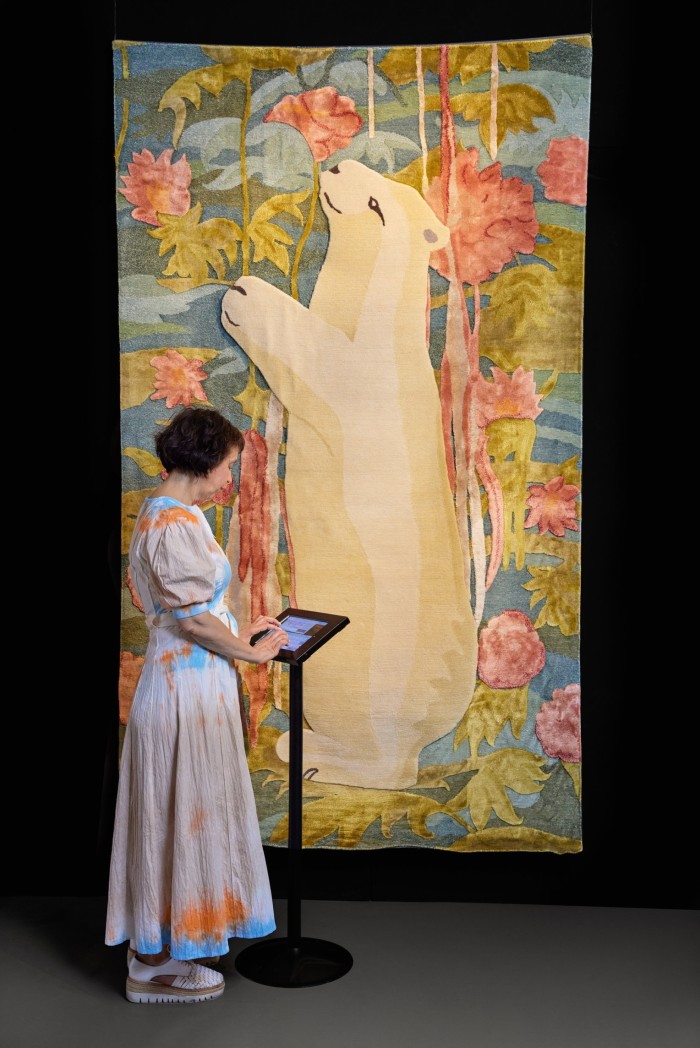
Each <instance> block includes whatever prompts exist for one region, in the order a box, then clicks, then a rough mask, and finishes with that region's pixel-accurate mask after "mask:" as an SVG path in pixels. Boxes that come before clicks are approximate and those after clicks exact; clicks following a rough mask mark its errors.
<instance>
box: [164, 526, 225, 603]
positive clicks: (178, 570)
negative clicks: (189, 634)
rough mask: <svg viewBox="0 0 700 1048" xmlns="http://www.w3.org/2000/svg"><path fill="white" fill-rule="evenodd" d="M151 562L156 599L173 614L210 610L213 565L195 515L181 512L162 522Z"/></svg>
mask: <svg viewBox="0 0 700 1048" xmlns="http://www.w3.org/2000/svg"><path fill="white" fill-rule="evenodd" d="M151 563H152V569H153V577H154V582H155V587H156V590H157V593H158V597H159V600H160V602H161V603H162V605H163V608H164V609H165V610H167V611H171V612H172V614H173V617H174V618H176V619H184V618H188V617H190V616H192V615H199V614H200V613H201V612H203V611H210V610H211V607H212V604H213V597H214V586H215V573H216V565H215V563H214V559H213V557H212V554H211V550H210V549H209V548H208V543H207V535H206V533H205V528H204V526H203V522H202V521H200V520H199V519H198V518H197V517H193V516H191V515H187V516H185V515H183V516H182V517H181V518H178V519H175V520H172V521H170V522H169V523H168V524H166V525H165V527H163V528H162V529H161V531H160V534H159V536H158V542H157V546H156V548H155V549H154V552H153V557H152V562H151Z"/></svg>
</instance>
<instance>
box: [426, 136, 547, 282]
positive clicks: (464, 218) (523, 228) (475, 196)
mask: <svg viewBox="0 0 700 1048" xmlns="http://www.w3.org/2000/svg"><path fill="white" fill-rule="evenodd" d="M478 159H479V153H478V151H477V150H476V149H474V148H470V149H465V150H464V151H463V152H462V153H458V154H457V156H456V157H455V169H456V170H455V175H456V181H457V195H458V200H459V209H460V213H461V217H460V220H459V223H458V224H457V225H456V226H455V227H454V228H453V229H452V235H451V244H452V249H453V251H454V256H455V263H456V266H457V277H458V280H459V281H460V282H461V283H462V284H464V283H468V284H479V283H480V282H481V281H482V280H488V278H489V277H490V276H493V275H494V274H495V273H500V272H501V270H502V269H503V267H504V266H505V265H506V263H507V262H510V261H512V259H513V258H514V257H515V255H516V254H517V253H518V252H524V253H526V254H530V253H531V252H532V251H533V249H534V247H535V236H536V234H537V230H538V229H539V223H538V221H537V215H536V213H535V205H534V204H533V202H532V200H533V188H532V186H530V185H526V184H525V183H524V182H523V181H522V179H520V178H502V177H501V165H500V163H498V162H497V163H495V164H491V165H490V166H489V167H486V168H484V170H483V171H477V167H476V165H477V162H478ZM426 199H427V201H428V203H429V204H430V206H431V207H432V209H433V211H434V212H435V214H436V215H437V217H438V218H439V219H441V221H443V222H447V217H446V215H445V208H444V200H443V187H442V182H441V180H440V178H439V177H438V178H434V179H433V180H432V182H431V183H430V186H429V188H428V192H427V193H426ZM430 264H431V265H432V266H433V267H434V268H435V269H437V271H438V273H440V275H441V276H443V277H449V274H450V265H449V259H448V255H447V251H445V250H444V249H443V250H442V251H436V252H434V253H433V255H432V256H431V263H430Z"/></svg>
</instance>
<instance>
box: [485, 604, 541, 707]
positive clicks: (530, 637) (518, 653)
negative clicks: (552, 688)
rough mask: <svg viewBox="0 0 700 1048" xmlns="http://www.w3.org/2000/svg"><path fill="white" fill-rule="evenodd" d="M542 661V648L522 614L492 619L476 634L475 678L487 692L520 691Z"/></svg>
mask: <svg viewBox="0 0 700 1048" xmlns="http://www.w3.org/2000/svg"><path fill="white" fill-rule="evenodd" d="M544 661H545V647H544V644H543V643H542V641H541V640H540V638H539V636H538V635H537V630H536V629H535V627H534V626H533V625H532V623H531V622H530V620H529V618H528V617H527V615H525V613H524V612H522V611H515V610H513V609H511V610H509V611H503V612H501V614H500V615H495V616H494V617H493V618H492V619H489V621H488V623H487V624H486V626H484V628H483V629H482V631H481V633H480V634H479V677H480V679H481V680H482V681H483V682H484V684H487V685H488V686H489V688H521V687H522V686H523V684H527V683H528V681H530V680H532V678H533V677H534V676H535V675H536V674H538V673H539V672H540V670H541V669H542V667H543V666H544Z"/></svg>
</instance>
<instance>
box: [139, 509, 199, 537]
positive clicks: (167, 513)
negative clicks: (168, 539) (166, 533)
mask: <svg viewBox="0 0 700 1048" xmlns="http://www.w3.org/2000/svg"><path fill="white" fill-rule="evenodd" d="M182 522H184V523H187V524H196V525H197V526H198V527H199V518H198V517H197V516H196V515H195V514H194V513H192V511H191V510H188V509H185V507H184V506H167V507H166V508H165V509H161V510H160V511H159V513H158V514H157V515H156V516H154V517H151V516H149V515H148V514H147V513H146V514H144V516H143V517H142V518H141V520H140V521H139V531H140V532H141V531H150V530H151V529H152V528H165V527H167V526H168V525H169V524H180V523H182Z"/></svg>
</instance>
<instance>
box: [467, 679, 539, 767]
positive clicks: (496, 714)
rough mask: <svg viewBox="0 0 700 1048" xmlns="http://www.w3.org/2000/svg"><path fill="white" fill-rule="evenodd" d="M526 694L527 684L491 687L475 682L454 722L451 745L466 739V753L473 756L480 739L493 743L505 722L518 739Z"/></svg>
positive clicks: (523, 722)
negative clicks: (462, 710)
mask: <svg viewBox="0 0 700 1048" xmlns="http://www.w3.org/2000/svg"><path fill="white" fill-rule="evenodd" d="M527 693H528V688H527V685H525V686H524V687H522V688H500V689H496V690H494V689H491V688H489V687H487V686H486V685H485V684H483V683H482V682H481V681H479V683H478V684H477V686H476V690H475V692H474V698H473V699H472V701H471V703H470V704H469V708H468V710H467V712H466V713H465V714H464V716H463V717H462V720H461V721H460V723H459V724H458V725H457V730H456V732H455V742H454V748H455V749H457V747H458V746H459V745H460V744H461V743H462V742H463V740H464V739H465V738H468V739H469V749H470V752H471V754H472V756H473V757H476V756H477V753H478V750H479V743H480V742H481V740H482V739H486V741H487V742H488V744H489V746H493V745H494V744H495V742H496V739H497V737H498V736H499V735H500V733H501V731H502V730H503V728H504V727H505V725H506V724H507V723H508V721H510V725H511V730H512V732H513V735H514V736H515V738H516V739H517V738H519V737H520V733H521V731H522V730H523V725H524V724H525V720H526V718H527Z"/></svg>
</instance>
